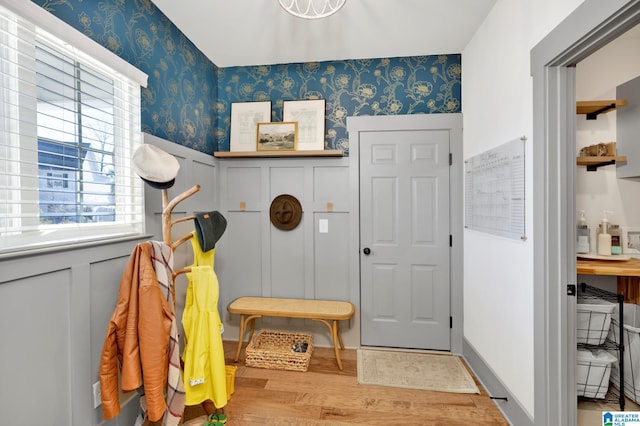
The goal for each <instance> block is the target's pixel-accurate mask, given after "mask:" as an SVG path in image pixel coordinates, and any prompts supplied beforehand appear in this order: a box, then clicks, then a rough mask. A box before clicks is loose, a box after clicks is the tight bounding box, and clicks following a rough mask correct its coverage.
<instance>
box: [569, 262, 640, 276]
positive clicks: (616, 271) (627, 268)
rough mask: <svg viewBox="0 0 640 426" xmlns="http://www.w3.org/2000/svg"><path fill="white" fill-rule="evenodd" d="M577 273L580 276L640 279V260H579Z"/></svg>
mask: <svg viewBox="0 0 640 426" xmlns="http://www.w3.org/2000/svg"><path fill="white" fill-rule="evenodd" d="M576 272H577V273H578V274H579V275H612V276H619V277H640V259H635V258H631V259H629V260H590V259H578V260H577V262H576Z"/></svg>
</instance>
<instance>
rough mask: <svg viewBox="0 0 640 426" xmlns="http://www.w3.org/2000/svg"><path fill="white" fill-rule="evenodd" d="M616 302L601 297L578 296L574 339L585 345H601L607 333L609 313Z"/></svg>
mask: <svg viewBox="0 0 640 426" xmlns="http://www.w3.org/2000/svg"><path fill="white" fill-rule="evenodd" d="M615 307H616V304H615V303H611V302H608V301H606V300H602V299H596V298H594V299H584V298H579V299H578V304H577V306H576V313H577V318H576V340H577V342H578V343H584V344H587V345H601V344H603V343H604V342H605V340H606V338H607V336H608V335H609V328H610V327H611V315H612V314H613V310H614V309H615Z"/></svg>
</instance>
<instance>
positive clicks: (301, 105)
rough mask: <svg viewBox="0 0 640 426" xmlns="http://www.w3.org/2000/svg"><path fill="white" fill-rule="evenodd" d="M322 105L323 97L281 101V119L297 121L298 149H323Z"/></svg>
mask: <svg viewBox="0 0 640 426" xmlns="http://www.w3.org/2000/svg"><path fill="white" fill-rule="evenodd" d="M324 105H325V101H324V99H314V100H309V101H284V102H283V103H282V121H296V122H297V123H298V151H317V150H320V151H321V150H323V149H324V109H325V106H324Z"/></svg>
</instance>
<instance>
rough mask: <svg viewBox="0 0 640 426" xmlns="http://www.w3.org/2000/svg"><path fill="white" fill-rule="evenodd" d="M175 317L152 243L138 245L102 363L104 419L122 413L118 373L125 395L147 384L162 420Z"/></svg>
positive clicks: (152, 414) (154, 414)
mask: <svg viewBox="0 0 640 426" xmlns="http://www.w3.org/2000/svg"><path fill="white" fill-rule="evenodd" d="M172 319H173V314H172V311H171V308H170V306H169V304H168V303H167V300H166V298H165V297H164V296H163V295H162V293H161V291H160V287H159V285H158V281H157V279H156V274H155V271H154V269H153V263H152V260H151V247H150V244H149V243H148V242H147V243H140V244H138V245H137V246H136V247H135V249H134V250H133V253H132V254H131V257H130V259H129V263H128V264H127V267H126V269H125V271H124V273H123V275H122V279H121V281H120V293H119V295H118V303H117V305H116V308H115V311H114V312H113V316H112V317H111V320H110V322H109V327H108V329H107V336H106V339H105V341H104V346H103V347H102V355H101V358H100V392H101V393H102V415H103V417H104V419H105V420H109V419H111V418H113V417H115V416H117V415H118V414H119V413H120V401H119V398H118V368H119V369H120V372H121V380H122V383H121V388H122V391H123V392H129V391H132V390H135V389H138V388H139V387H140V386H141V385H142V384H144V391H145V394H146V397H147V406H148V417H149V420H151V421H158V420H160V419H161V418H162V416H163V414H164V412H165V410H166V408H167V405H166V401H165V398H164V390H165V388H166V385H167V374H168V368H169V357H168V348H169V337H170V333H171V321H172Z"/></svg>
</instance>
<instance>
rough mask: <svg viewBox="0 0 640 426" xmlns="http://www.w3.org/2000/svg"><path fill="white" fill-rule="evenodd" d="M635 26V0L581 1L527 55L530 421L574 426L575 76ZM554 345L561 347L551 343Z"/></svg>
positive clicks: (639, 8) (639, 10)
mask: <svg viewBox="0 0 640 426" xmlns="http://www.w3.org/2000/svg"><path fill="white" fill-rule="evenodd" d="M638 22H640V0H632V1H629V0H607V1H600V0H585V1H584V3H582V4H581V5H580V6H579V7H578V8H576V10H575V11H574V12H573V13H571V14H570V15H569V16H568V17H567V18H566V19H565V20H564V21H563V22H561V23H560V25H558V27H556V28H555V29H554V30H553V31H552V32H551V33H549V35H548V36H547V37H545V39H543V40H542V41H541V42H540V43H538V44H537V45H536V46H535V47H534V48H533V49H532V51H531V74H532V75H533V164H534V181H535V182H542V185H534V190H533V210H534V212H533V219H534V226H533V228H534V352H535V353H534V368H535V375H534V386H535V392H534V404H535V410H534V419H535V421H534V422H535V424H536V425H548V426H553V425H575V424H576V421H577V409H576V407H577V404H576V397H575V395H576V393H575V373H574V370H575V322H574V313H575V311H574V309H572V307H573V304H574V303H575V300H574V299H573V298H571V299H569V298H568V296H567V291H566V288H567V284H570V283H573V284H575V282H576V268H575V251H574V241H575V229H574V228H575V226H574V224H575V211H574V210H575V209H574V205H575V191H574V170H575V149H574V147H575V124H574V123H575V100H576V99H575V70H574V69H573V68H572V67H573V65H575V64H576V63H578V62H579V61H581V60H582V59H584V58H586V57H587V56H589V55H590V54H592V53H593V52H595V51H597V50H598V49H599V48H601V47H602V46H604V45H605V44H607V43H608V42H610V41H612V40H613V39H615V38H617V37H618V36H620V35H621V34H622V33H624V32H625V31H626V30H627V29H629V28H631V27H633V26H634V25H635V24H637V23H638ZM558 342H560V344H559V345H558Z"/></svg>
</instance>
